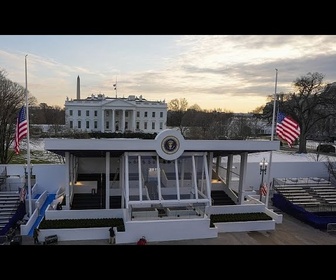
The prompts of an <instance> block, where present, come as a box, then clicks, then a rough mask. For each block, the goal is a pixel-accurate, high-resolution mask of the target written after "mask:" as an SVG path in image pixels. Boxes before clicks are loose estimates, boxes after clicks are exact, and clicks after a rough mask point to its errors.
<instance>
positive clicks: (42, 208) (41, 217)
mask: <svg viewBox="0 0 336 280" xmlns="http://www.w3.org/2000/svg"><path fill="white" fill-rule="evenodd" d="M55 196H56V195H55V194H48V196H47V199H46V200H45V202H44V204H43V205H42V207H41V209H40V213H39V216H38V217H37V219H36V221H35V223H34V225H33V226H32V228H31V229H30V231H29V234H28V235H29V236H33V232H34V229H35V228H36V227H38V225H39V224H40V222H41V221H42V219H43V217H44V213H45V210H46V209H47V207H48V205H49V204H50V203H52V202H53V200H54V199H55Z"/></svg>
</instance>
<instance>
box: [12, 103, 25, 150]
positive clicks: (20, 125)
mask: <svg viewBox="0 0 336 280" xmlns="http://www.w3.org/2000/svg"><path fill="white" fill-rule="evenodd" d="M27 133H28V122H27V118H26V109H25V107H24V106H22V108H21V109H20V112H19V115H18V117H17V119H16V129H15V139H14V149H15V153H16V154H18V153H19V152H20V141H21V140H22V139H23V138H24V137H25V136H27Z"/></svg>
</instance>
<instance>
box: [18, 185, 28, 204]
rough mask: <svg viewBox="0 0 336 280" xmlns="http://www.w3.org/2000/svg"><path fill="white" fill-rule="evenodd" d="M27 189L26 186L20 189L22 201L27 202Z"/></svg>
mask: <svg viewBox="0 0 336 280" xmlns="http://www.w3.org/2000/svg"><path fill="white" fill-rule="evenodd" d="M26 195H27V191H26V188H25V187H22V188H21V190H20V201H22V202H25V200H26Z"/></svg>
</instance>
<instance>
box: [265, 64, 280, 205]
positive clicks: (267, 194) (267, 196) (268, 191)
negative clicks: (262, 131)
mask: <svg viewBox="0 0 336 280" xmlns="http://www.w3.org/2000/svg"><path fill="white" fill-rule="evenodd" d="M277 84H278V69H275V87H274V100H273V115H272V131H271V141H273V139H274V123H275V120H274V119H275V106H276V99H277V96H276V94H277ZM272 156H273V151H271V152H270V156H269V161H268V162H269V168H268V174H267V182H268V188H267V193H266V201H265V205H266V208H268V201H269V193H270V191H271V187H272V188H273V186H272V185H271V182H270V178H271V168H272Z"/></svg>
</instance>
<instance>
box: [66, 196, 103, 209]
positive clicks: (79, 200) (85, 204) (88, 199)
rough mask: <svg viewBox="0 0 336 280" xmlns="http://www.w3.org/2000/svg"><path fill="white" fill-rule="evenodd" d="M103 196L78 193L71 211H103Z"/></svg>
mask: <svg viewBox="0 0 336 280" xmlns="http://www.w3.org/2000/svg"><path fill="white" fill-rule="evenodd" d="M101 208H102V206H101V195H100V194H98V193H96V194H91V193H76V194H75V195H74V197H73V200H72V206H71V209H73V210H83V209H101Z"/></svg>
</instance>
